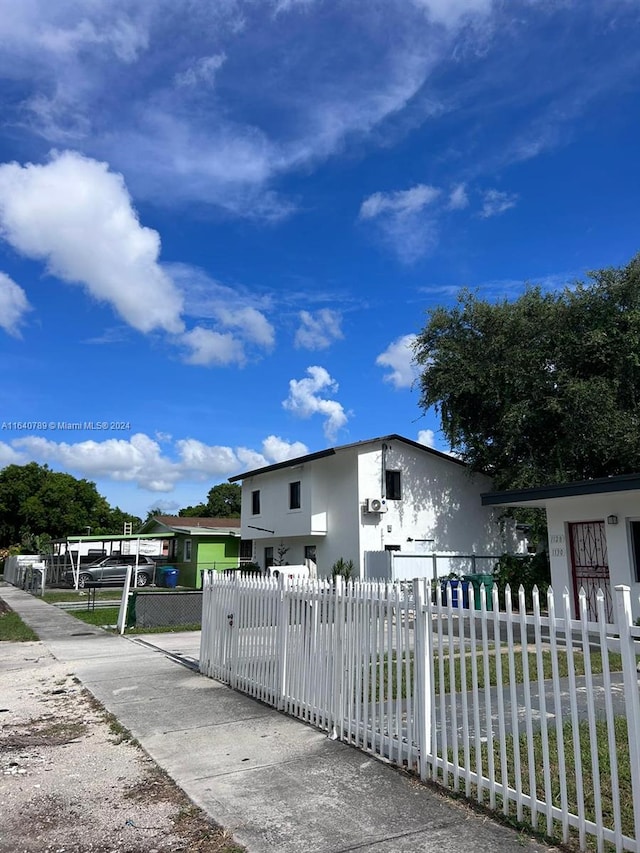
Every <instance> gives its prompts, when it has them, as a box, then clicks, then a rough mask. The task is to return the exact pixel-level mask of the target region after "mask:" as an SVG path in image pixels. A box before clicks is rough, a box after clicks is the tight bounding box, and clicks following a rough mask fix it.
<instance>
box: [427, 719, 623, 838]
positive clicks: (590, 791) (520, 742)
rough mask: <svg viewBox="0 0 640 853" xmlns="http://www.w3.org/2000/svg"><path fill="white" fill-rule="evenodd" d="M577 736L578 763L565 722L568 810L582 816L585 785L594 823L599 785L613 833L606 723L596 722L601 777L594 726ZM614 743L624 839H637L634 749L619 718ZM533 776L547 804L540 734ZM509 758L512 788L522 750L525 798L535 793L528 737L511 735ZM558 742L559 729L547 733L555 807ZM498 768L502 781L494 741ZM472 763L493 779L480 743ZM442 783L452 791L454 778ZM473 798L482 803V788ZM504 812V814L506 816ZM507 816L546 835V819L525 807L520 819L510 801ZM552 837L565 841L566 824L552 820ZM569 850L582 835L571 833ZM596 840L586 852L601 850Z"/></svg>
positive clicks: (587, 812)
mask: <svg viewBox="0 0 640 853" xmlns="http://www.w3.org/2000/svg"><path fill="white" fill-rule="evenodd" d="M577 737H578V740H579V750H578V753H577V754H578V755H579V760H578V761H577V760H576V751H575V749H574V737H573V730H572V726H571V723H565V725H564V727H563V731H562V741H561V743H562V745H563V749H564V766H565V771H564V774H563V778H564V779H566V784H567V808H568V811H569V812H571V813H573V814H574V815H577V814H578V788H577V782H578V780H581V782H582V787H583V792H584V807H585V818H586V819H587V820H591V821H595V818H596V805H595V796H594V790H595V782H596V781H598V782H599V785H600V791H601V810H602V820H603V823H604V825H605V826H606V827H607V828H609V829H613V828H614V810H613V802H614V798H613V792H612V784H611V766H612V761H611V751H610V750H609V741H608V737H607V724H606V722H604V721H597V722H596V751H597V765H598V768H597V769H598V774H597V776H596V775H594V770H593V760H592V750H591V745H590V740H589V724H588V722H587V721H583V722H581V723H580V724H579V726H578V731H577ZM614 740H615V751H614V752H615V757H616V761H617V766H618V791H619V797H620V822H621V828H622V832H623V834H625V835H627V836H630V837H632V838H633V837H634V832H635V830H634V815H633V791H632V784H631V765H630V759H629V744H628V740H627V720H626V719H625V718H624V717H616V718H615V721H614ZM532 743H533V756H532V757H533V777H534V780H535V791H536V796H537V798H538V799H540V800H545V798H546V795H545V777H544V761H543V743H542V734H541V732H539V731H538V732H535V733H534V736H533V742H532ZM505 745H506V756H507V762H506V767H505V768H504V771H505V774H506V778H507V781H508V785H509V786H510V787H511V788H515V773H514V760H515V753H516V749H518V750H519V756H520V758H519V760H520V765H521V773H520V778H521V779H522V791H523V793H524V794H531V793H532V786H531V783H530V776H529V754H528V750H527V739H526V735H521V736H520V738H519V739H515V738H514V737H513V736H512V735H509V736H508V737H507V738H506V744H505ZM558 746H559V741H558V738H557V734H556V730H555V727H554V726H550V727H549V730H548V754H549V768H550V773H549V780H550V794H551V797H550V799H551V801H552V803H553V805H554V806H559V807H560V806H561V805H562V803H561V796H560V761H559V754H560V752H559V749H558ZM493 752H494V764H495V774H496V779H497V780H498V781H501V779H502V773H503V768H502V765H501V757H500V744H499V743H497V742H494V750H493ZM470 757H471V764H472V767H473V768H474V770H475V769H476V767H477V762H478V761H479V762H480V764H481V767H482V773H483V775H485V776H486V775H488V749H487V745H486V744H482V746H481V749H480V755H479V756H478V754H477V753H476V750H475V744H474V743H471V744H470ZM449 760H450V761H452V760H453V755H452V752H451V751H449ZM440 781H441V782H444V784H445V785H447V787H450V782H451V778H450V777H449V779H448V780H445V779H444V778H443V777H442V774H441V775H440ZM470 795H471V797H472V798H473V799H477V788H476V786H475V785H472V786H471V791H470ZM483 801H484V804H485V805H487V804H488V792H486V791H484V794H483ZM496 810H497V811H503V803H502V798H501V797H500V796H498V797H497V802H496ZM503 813H504V812H503ZM506 817H507V818H508V819H509V820H511V821H513V822H514V823H517V824H519V825H524V826H527V827H529V828H532V829H534V830H535V831H537V832H541V833H543V834H545V835H546V834H547V819H546V814H544V813H540V812H538V814H537V817H536V820H535V823H534V821H533V816H532V813H531V810H530V809H529V808H528V807H524V808H523V814H522V818H521V820H518V818H517V810H516V805H515V803H513V802H509V804H508V808H507V815H506ZM549 837H550V838H552V839H553V840H554V841H560V842H561V841H562V840H563V839H562V824H561V822H560V821H557V820H553V821H552V825H551V832H550V834H549ZM567 846H568V847H569V848H570V849H578V848H579V845H578V831H577V830H576V829H573V828H570V829H569V838H568V842H567ZM597 846H598V845H597V839H596V838H595V837H594V836H591V835H588V834H587V836H586V849H587V850H596V849H597ZM604 850H605V851H613V850H614V845H612V844H610V843H607V842H605V844H604Z"/></svg>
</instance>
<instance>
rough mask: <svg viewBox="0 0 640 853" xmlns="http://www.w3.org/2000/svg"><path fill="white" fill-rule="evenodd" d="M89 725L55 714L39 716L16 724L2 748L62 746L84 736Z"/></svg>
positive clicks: (4, 739) (12, 749) (3, 740)
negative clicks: (64, 718) (59, 717)
mask: <svg viewBox="0 0 640 853" xmlns="http://www.w3.org/2000/svg"><path fill="white" fill-rule="evenodd" d="M86 733H87V726H86V724H85V723H84V722H82V721H81V720H60V719H57V718H55V717H53V716H47V717H39V718H38V719H33V720H29V721H28V722H26V723H22V725H19V726H16V727H15V729H14V730H13V731H12V732H11V734H9V735H8V736H7V737H5V738H3V739H2V741H1V743H2V748H3V749H6V750H7V751H9V750H11V751H15V750H21V749H31V748H33V747H41V746H62V745H63V744H65V743H71V742H72V741H76V740H78V739H79V738H81V737H83V736H84V735H85V734H86Z"/></svg>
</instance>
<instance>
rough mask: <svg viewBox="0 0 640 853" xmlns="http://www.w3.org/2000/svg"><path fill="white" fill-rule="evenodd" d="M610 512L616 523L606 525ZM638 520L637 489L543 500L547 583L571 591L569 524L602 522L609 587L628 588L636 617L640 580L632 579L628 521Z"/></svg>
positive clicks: (639, 605) (639, 611)
mask: <svg viewBox="0 0 640 853" xmlns="http://www.w3.org/2000/svg"><path fill="white" fill-rule="evenodd" d="M610 515H616V516H617V517H618V523H617V524H607V523H606V519H607V517H608V516H610ZM631 520H633V521H639V520H640V492H638V491H625V492H611V493H609V494H602V495H581V496H576V497H570V498H555V499H553V500H548V501H547V525H548V532H549V557H550V562H551V585H552V586H553V589H554V591H555V592H556V594H561V593H562V591H563V590H564V589H565V587H566V588H567V589H569V591H570V592H571V597H572V601H573V603H574V605H575V601H574V594H573V579H572V570H571V549H570V544H569V524H570V523H572V522H581V521H604V522H605V533H606V539H607V553H608V560H609V576H610V579H611V590H612V594H613V590H614V587H615V586H616V585H618V584H625V585H627V586H630V587H631V599H632V607H633V613H634V618H636V619H637V618H640V603H639V601H638V596H639V595H640V583H638V582H637V580H636V578H635V571H634V566H633V559H632V547H631V539H630V536H629V522H630V521H631Z"/></svg>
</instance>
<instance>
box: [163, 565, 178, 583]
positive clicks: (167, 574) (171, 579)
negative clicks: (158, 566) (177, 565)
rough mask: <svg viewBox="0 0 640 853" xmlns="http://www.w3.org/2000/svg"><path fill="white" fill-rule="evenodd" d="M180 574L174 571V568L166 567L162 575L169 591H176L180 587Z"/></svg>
mask: <svg viewBox="0 0 640 853" xmlns="http://www.w3.org/2000/svg"><path fill="white" fill-rule="evenodd" d="M179 574H180V572H179V571H178V570H177V569H174V568H173V566H166V567H165V570H164V572H163V573H162V580H163V585H164V586H166V587H167V589H175V588H176V587H177V586H178V576H179Z"/></svg>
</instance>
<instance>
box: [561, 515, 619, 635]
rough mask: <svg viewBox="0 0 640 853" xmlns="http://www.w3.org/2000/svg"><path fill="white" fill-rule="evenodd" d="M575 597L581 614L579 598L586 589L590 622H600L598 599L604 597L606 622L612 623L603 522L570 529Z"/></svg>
mask: <svg viewBox="0 0 640 853" xmlns="http://www.w3.org/2000/svg"><path fill="white" fill-rule="evenodd" d="M569 542H570V545H571V570H572V575H573V594H574V602H575V608H576V614H577V612H578V595H579V593H580V589H581V588H584V591H585V593H586V595H587V606H588V612H589V620H590V621H593V622H596V621H597V620H598V611H597V607H596V596H597V593H598V590H599V589H601V590H602V591H603V593H604V605H605V610H606V615H607V622H613V600H612V598H611V584H610V581H609V559H608V557H607V537H606V534H605V527H604V521H582V522H579V523H574V524H570V525H569Z"/></svg>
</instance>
